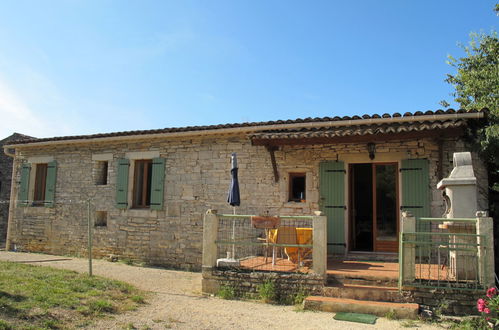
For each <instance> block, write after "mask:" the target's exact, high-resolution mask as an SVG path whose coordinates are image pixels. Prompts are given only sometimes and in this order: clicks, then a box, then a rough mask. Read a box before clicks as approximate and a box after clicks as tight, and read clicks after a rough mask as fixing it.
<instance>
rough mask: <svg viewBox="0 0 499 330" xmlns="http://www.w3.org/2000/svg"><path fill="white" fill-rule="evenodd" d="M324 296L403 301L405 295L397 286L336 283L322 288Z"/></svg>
mask: <svg viewBox="0 0 499 330" xmlns="http://www.w3.org/2000/svg"><path fill="white" fill-rule="evenodd" d="M323 295H324V296H325V297H332V298H347V299H356V300H369V301H386V302H405V301H406V300H405V299H404V298H405V297H404V296H403V295H402V294H401V293H400V292H399V290H398V288H395V287H390V286H373V285H357V284H338V285H334V286H326V287H324V290H323Z"/></svg>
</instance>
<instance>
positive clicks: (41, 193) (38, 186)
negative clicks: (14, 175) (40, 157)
mask: <svg viewBox="0 0 499 330" xmlns="http://www.w3.org/2000/svg"><path fill="white" fill-rule="evenodd" d="M35 170H36V172H35V186H34V191H33V205H43V204H44V202H45V187H46V185H47V164H36V169H35Z"/></svg>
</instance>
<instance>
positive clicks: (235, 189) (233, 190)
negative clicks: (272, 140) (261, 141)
mask: <svg viewBox="0 0 499 330" xmlns="http://www.w3.org/2000/svg"><path fill="white" fill-rule="evenodd" d="M230 158H231V165H232V166H231V169H230V174H231V178H232V179H231V181H230V188H229V194H228V196H227V203H229V204H230V205H231V206H232V207H233V211H234V214H236V206H239V205H241V198H240V196H239V180H238V178H237V155H236V153H235V152H233V153H232V155H231V157H230ZM235 223H236V219H235V218H234V219H232V241H234V239H235V234H236V233H235V230H236V225H235ZM232 258H235V246H234V244H232Z"/></svg>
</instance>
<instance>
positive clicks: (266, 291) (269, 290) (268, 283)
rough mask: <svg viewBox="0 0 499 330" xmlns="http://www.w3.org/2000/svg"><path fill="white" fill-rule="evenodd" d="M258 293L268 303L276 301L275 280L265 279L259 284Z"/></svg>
mask: <svg viewBox="0 0 499 330" xmlns="http://www.w3.org/2000/svg"><path fill="white" fill-rule="evenodd" d="M258 295H259V296H260V299H261V300H263V301H264V302H266V303H270V302H273V301H275V300H276V297H277V296H276V288H275V284H274V282H273V281H272V280H265V281H264V282H263V283H262V284H260V285H259V286H258Z"/></svg>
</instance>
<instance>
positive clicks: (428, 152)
mask: <svg viewBox="0 0 499 330" xmlns="http://www.w3.org/2000/svg"><path fill="white" fill-rule="evenodd" d="M376 150H377V151H376V159H375V161H399V160H401V159H405V158H428V159H429V160H430V180H431V181H430V185H431V187H432V188H433V190H432V202H431V206H432V207H431V210H432V216H434V217H440V216H441V215H442V213H443V212H444V204H443V200H442V198H441V192H440V191H438V190H437V189H436V184H437V182H438V181H439V179H440V178H441V177H439V173H438V168H439V164H438V159H439V151H438V150H439V149H438V144H437V143H436V142H435V141H433V140H430V139H421V140H417V141H404V142H387V143H377V145H376ZM463 150H464V144H463V143H461V142H459V141H456V140H445V141H444V143H443V164H442V169H443V171H442V176H447V175H448V173H449V172H450V170H451V169H452V164H451V161H452V154H453V152H455V151H463ZM137 151H154V152H157V153H159V156H160V157H162V158H164V159H165V160H166V176H165V193H164V207H163V210H161V211H153V210H139V209H128V210H120V209H118V208H116V206H115V191H116V173H117V172H116V170H117V160H118V159H119V158H123V157H125V154H126V153H127V152H137ZM232 152H236V153H237V156H238V163H239V183H240V190H241V206H240V207H238V208H237V212H238V213H239V214H267V213H269V214H271V215H273V214H280V215H311V214H312V212H313V211H315V210H318V209H319V190H318V187H319V163H320V162H321V161H323V160H336V159H340V160H345V162H370V159H369V157H368V152H367V148H366V145H365V144H339V145H312V146H284V147H280V149H279V150H278V151H276V152H275V156H276V161H277V167H278V170H279V175H280V178H281V179H280V180H279V182H277V183H276V182H275V181H274V175H273V168H272V164H271V161H270V155H269V153H268V152H267V150H266V149H265V147H262V146H252V145H251V142H250V141H249V140H248V139H247V138H246V137H245V136H242V135H225V136H221V135H220V136H217V137H216V138H215V137H213V138H212V137H201V138H170V139H162V140H160V139H157V140H148V141H136V142H121V143H92V144H85V145H83V144H79V145H76V144H74V145H72V144H66V145H58V146H51V147H49V146H46V147H29V146H24V147H22V148H20V149H19V153H18V155H17V159H16V165H15V167H16V169H17V171H16V176H17V182H19V179H20V173H19V172H20V171H19V167H20V165H21V163H22V162H26V161H27V160H28V159H29V158H32V157H41V156H51V157H53V158H54V159H55V160H56V161H57V164H58V168H57V184H56V193H55V196H56V197H55V206H54V207H53V208H43V207H19V206H18V207H16V208H15V210H14V212H13V218H12V228H11V233H10V238H11V240H10V243H11V246H10V247H11V248H12V247H13V245H14V244H15V245H16V247H17V248H18V249H21V250H29V251H44V252H50V253H54V254H74V255H85V254H86V253H87V251H86V244H87V243H86V242H87V218H86V212H87V206H86V201H87V199H90V200H91V214H92V216H94V215H95V213H96V211H106V212H107V226H100V227H98V228H96V229H95V234H94V239H95V241H94V251H93V252H94V254H95V255H96V256H102V257H104V256H107V255H109V254H114V255H118V256H120V257H122V258H129V259H132V260H137V261H143V262H147V263H149V264H154V265H163V266H167V267H175V268H182V269H194V270H199V269H200V267H201V255H202V226H203V214H204V213H205V212H206V210H207V209H216V210H218V212H219V213H220V214H223V213H232V208H231V207H230V206H229V205H228V204H227V202H226V198H227V190H228V187H229V183H230V175H229V172H230V155H231V153H232ZM95 154H108V155H109V154H110V155H111V160H110V161H109V166H108V180H107V184H106V185H96V184H95V181H94V177H95V175H96V174H95V172H96V170H95V169H96V164H95V162H96V160H95V158H94V160H92V159H93V158H92V156H93V155H95ZM474 166H475V168H476V169H477V170H476V171H477V173H476V176H477V178H478V182H479V183H480V184H481V185H482V186H485V187H486V172H485V169H483V170H482V168H483V166H482V165H481V163H479V162H478V161H477V159H475V163H474ZM297 171H300V172H305V173H306V175H307V199H306V201H305V202H303V203H300V202H288V178H289V173H292V172H297ZM17 189H18V187H14V190H13V194H14V196H17ZM485 202H486V199H484V198H483V197H482V199H481V201H480V203H481V204H480V207H483V205H486V204H484V203H485Z"/></svg>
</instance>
